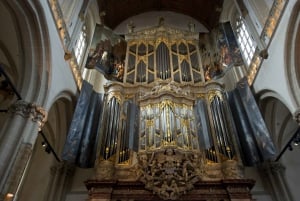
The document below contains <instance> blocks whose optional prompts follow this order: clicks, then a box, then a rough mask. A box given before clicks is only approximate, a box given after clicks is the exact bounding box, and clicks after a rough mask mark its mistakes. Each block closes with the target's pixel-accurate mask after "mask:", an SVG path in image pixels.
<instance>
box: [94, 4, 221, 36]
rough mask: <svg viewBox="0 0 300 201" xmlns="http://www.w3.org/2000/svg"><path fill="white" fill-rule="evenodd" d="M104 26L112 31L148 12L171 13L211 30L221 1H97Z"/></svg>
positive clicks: (216, 18)
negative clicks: (133, 17)
mask: <svg viewBox="0 0 300 201" xmlns="http://www.w3.org/2000/svg"><path fill="white" fill-rule="evenodd" d="M98 5H99V12H100V13H103V12H105V16H104V17H103V21H104V24H105V25H106V26H108V27H110V28H111V29H114V28H115V27H116V26H118V25H119V24H120V23H121V22H123V21H124V20H126V19H127V18H129V17H132V16H135V15H138V14H141V13H144V12H150V11H173V12H176V13H180V14H184V15H188V16H190V17H193V18H194V19H196V20H197V21H199V22H200V23H201V24H203V25H204V26H206V28H207V29H208V30H211V29H213V28H214V27H215V25H216V24H217V23H218V20H219V17H220V13H221V11H222V5H223V0H98Z"/></svg>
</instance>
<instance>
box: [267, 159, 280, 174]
mask: <svg viewBox="0 0 300 201" xmlns="http://www.w3.org/2000/svg"><path fill="white" fill-rule="evenodd" d="M263 168H264V169H265V170H266V171H268V170H269V171H271V172H274V173H275V172H278V173H279V172H283V171H284V170H285V166H284V165H282V164H281V163H280V162H275V161H269V162H266V163H265V164H264V165H263Z"/></svg>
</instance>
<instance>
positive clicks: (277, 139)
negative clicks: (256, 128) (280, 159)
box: [258, 91, 297, 151]
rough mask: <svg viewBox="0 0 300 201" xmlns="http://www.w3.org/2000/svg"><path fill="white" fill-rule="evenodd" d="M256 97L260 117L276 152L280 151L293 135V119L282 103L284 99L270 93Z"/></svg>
mask: <svg viewBox="0 0 300 201" xmlns="http://www.w3.org/2000/svg"><path fill="white" fill-rule="evenodd" d="M258 95H259V99H258V100H259V101H258V105H259V107H260V109H261V113H262V116H263V118H264V120H265V122H266V125H267V127H268V129H269V131H270V133H271V137H272V139H273V142H274V144H275V146H276V148H277V150H278V151H280V150H281V149H282V148H283V147H284V146H285V145H286V143H287V141H288V140H289V139H290V138H291V136H292V135H293V134H294V133H293V132H294V131H295V130H296V128H297V123H296V122H295V120H294V119H293V114H292V113H291V110H290V109H289V108H288V107H287V105H286V104H285V103H284V102H283V101H282V100H284V99H283V98H281V97H280V96H279V95H278V94H276V93H274V92H272V91H264V92H261V93H260V94H258Z"/></svg>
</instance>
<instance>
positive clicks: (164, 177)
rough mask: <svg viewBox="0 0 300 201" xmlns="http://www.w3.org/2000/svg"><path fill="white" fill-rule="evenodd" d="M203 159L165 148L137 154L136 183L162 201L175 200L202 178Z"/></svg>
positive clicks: (192, 153) (193, 153) (196, 155)
mask: <svg viewBox="0 0 300 201" xmlns="http://www.w3.org/2000/svg"><path fill="white" fill-rule="evenodd" d="M202 169H203V156H202V154H201V153H199V152H185V151H182V150H179V149H174V148H173V147H169V148H166V149H161V150H156V151H153V152H147V153H139V154H138V174H139V180H140V181H142V182H143V183H145V187H146V188H147V189H149V190H152V191H153V193H155V194H157V195H158V196H159V197H161V198H162V199H165V200H168V199H171V200H175V199H177V198H178V197H179V196H180V195H182V194H185V193H186V192H187V191H190V190H191V189H193V187H194V186H193V185H194V183H196V182H197V181H199V179H200V178H201V177H202V176H203V173H204V172H203V171H202Z"/></svg>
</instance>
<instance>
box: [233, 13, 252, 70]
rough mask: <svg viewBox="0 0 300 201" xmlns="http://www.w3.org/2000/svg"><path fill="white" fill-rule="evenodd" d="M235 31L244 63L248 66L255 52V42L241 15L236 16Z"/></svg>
mask: <svg viewBox="0 0 300 201" xmlns="http://www.w3.org/2000/svg"><path fill="white" fill-rule="evenodd" d="M235 32H236V36H237V40H238V43H239V46H240V50H241V53H242V55H243V58H244V60H245V63H246V65H247V66H249V65H250V63H251V60H252V57H253V55H254V52H255V48H256V42H255V41H254V39H253V38H252V36H251V34H250V32H249V30H248V28H247V25H246V23H245V21H244V20H243V18H242V17H241V16H237V18H236V21H235Z"/></svg>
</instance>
